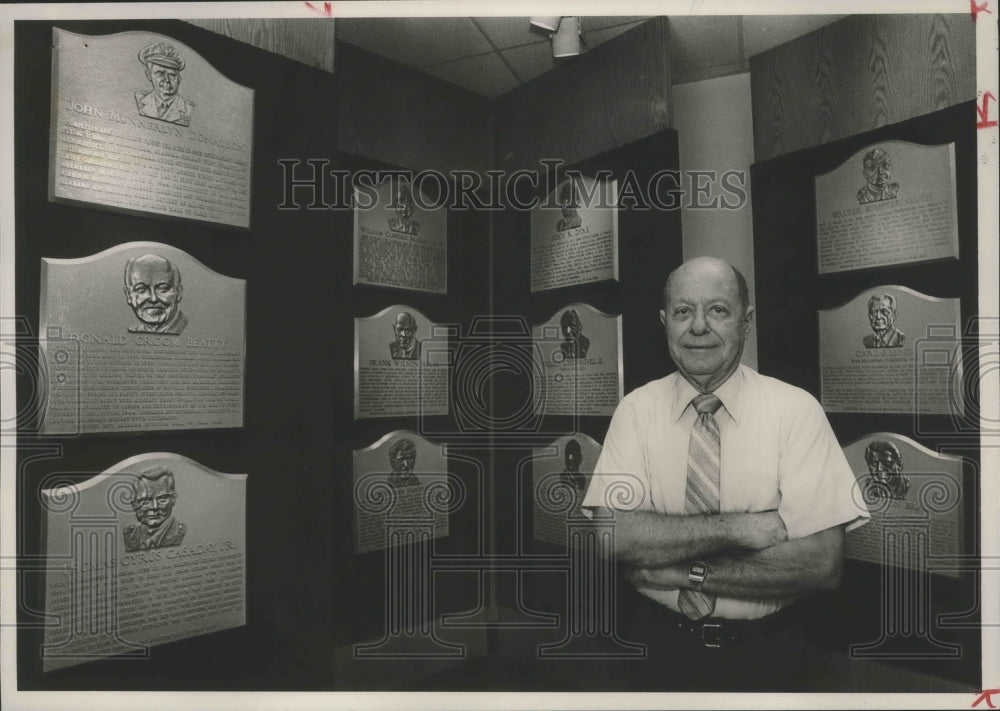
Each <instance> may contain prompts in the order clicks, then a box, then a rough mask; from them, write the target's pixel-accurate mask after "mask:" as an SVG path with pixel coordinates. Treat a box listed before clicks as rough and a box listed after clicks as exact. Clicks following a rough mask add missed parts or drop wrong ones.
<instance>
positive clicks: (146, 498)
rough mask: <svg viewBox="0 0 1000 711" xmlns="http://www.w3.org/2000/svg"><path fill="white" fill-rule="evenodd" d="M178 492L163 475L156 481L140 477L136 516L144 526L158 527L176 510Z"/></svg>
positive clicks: (136, 492)
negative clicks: (175, 502) (175, 503)
mask: <svg viewBox="0 0 1000 711" xmlns="http://www.w3.org/2000/svg"><path fill="white" fill-rule="evenodd" d="M176 499H177V494H176V493H175V492H174V490H173V487H172V486H171V484H170V482H169V481H168V480H167V479H166V477H163V478H161V479H156V480H154V481H148V480H146V479H140V480H139V484H138V485H137V486H136V490H135V501H134V502H133V506H134V507H135V517H136V518H137V519H139V522H140V523H142V524H143V525H144V526H146V527H148V528H151V529H154V530H155V529H157V528H159V527H160V525H161V524H162V523H163V522H164V521H166V520H167V519H169V518H170V515H171V514H172V513H173V511H174V501H176Z"/></svg>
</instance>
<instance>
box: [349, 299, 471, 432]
mask: <svg viewBox="0 0 1000 711" xmlns="http://www.w3.org/2000/svg"><path fill="white" fill-rule="evenodd" d="M449 360H450V359H449V353H448V336H447V333H446V329H445V328H444V327H442V326H439V325H437V324H435V323H433V322H432V321H430V320H429V319H428V318H427V317H426V316H424V315H423V314H422V313H420V312H419V311H418V310H417V309H414V308H412V307H410V306H400V305H397V306H389V307H387V308H385V309H382V310H381V311H379V312H378V313H377V314H375V315H374V316H368V317H366V318H356V319H354V416H355V418H361V417H397V416H401V415H446V414H448V375H449V372H450V370H451V368H450V366H449Z"/></svg>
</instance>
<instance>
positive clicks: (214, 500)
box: [42, 453, 246, 671]
mask: <svg viewBox="0 0 1000 711" xmlns="http://www.w3.org/2000/svg"><path fill="white" fill-rule="evenodd" d="M53 484H54V486H52V487H51V488H48V489H45V490H43V491H42V495H43V499H44V501H43V504H44V506H43V516H44V523H43V533H44V536H45V555H46V572H45V605H44V610H45V614H46V615H47V616H48V617H49V618H50V623H49V624H48V625H47V626H46V627H45V634H44V646H43V649H42V668H43V670H44V671H51V670H53V669H59V668H62V667H67V666H71V665H74V664H80V663H82V662H87V661H91V660H94V659H100V658H101V657H108V656H128V657H132V656H135V657H145V656H148V654H149V647H151V646H154V645H157V644H163V643H166V642H173V641H176V640H180V639H187V638H188V637H195V636H198V635H202V634H206V633H209V632H215V631H218V630H224V629H229V628H231V627H239V626H241V625H244V624H246V475H245V474H221V473H219V472H215V471H212V470H211V469H208V468H206V467H203V466H202V465H200V464H198V463H197V462H194V461H192V460H190V459H187V458H186V457H182V456H179V455H177V454H170V453H152V454H142V455H139V456H136V457H132V458H130V459H126V460H125V461H123V462H120V463H118V464H116V465H114V466H113V467H111V468H110V469H108V470H107V471H105V472H103V473H101V474H99V475H97V476H95V477H93V478H91V479H88V480H86V481H83V482H80V483H73V484H68V483H65V484H64V483H60V482H59V481H58V480H54V481H53Z"/></svg>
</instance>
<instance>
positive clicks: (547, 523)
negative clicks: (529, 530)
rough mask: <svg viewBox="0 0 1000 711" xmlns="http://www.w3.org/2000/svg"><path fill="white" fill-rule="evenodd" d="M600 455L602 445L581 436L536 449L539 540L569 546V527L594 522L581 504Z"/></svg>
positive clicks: (534, 473) (533, 462)
mask: <svg viewBox="0 0 1000 711" xmlns="http://www.w3.org/2000/svg"><path fill="white" fill-rule="evenodd" d="M600 454H601V445H600V444H598V443H597V442H595V441H594V440H593V439H591V438H590V437H588V436H587V435H585V434H581V433H576V434H572V435H567V436H565V437H560V438H559V439H557V440H556V441H555V442H553V443H552V444H551V445H550V446H548V447H537V448H535V450H534V456H533V457H532V460H531V467H532V485H533V486H532V488H533V491H534V502H535V517H534V518H535V539H536V540H539V541H545V542H547V543H556V544H561V545H566V544H567V535H566V528H567V523H569V522H577V523H580V524H585V523H587V522H588V521H589V520H590V519H589V518H587V517H586V516H585V515H584V514H583V512H582V511H581V510H580V503H581V502H582V501H583V497H584V495H585V494H586V493H587V487H588V486H590V475H591V474H592V473H593V471H594V465H595V464H596V463H597V458H598V457H599V456H600Z"/></svg>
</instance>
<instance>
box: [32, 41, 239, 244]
mask: <svg viewBox="0 0 1000 711" xmlns="http://www.w3.org/2000/svg"><path fill="white" fill-rule="evenodd" d="M52 33H53V36H52V123H51V139H50V155H49V199H51V200H69V201H74V202H80V203H88V204H92V205H100V206H104V207H109V208H113V209H116V210H124V211H129V212H139V213H154V214H158V215H167V216H170V217H182V218H188V219H192V220H203V221H206V222H216V223H221V224H225V225H233V226H235V227H245V228H249V227H250V194H251V191H250V188H251V185H250V177H251V174H252V172H253V170H252V152H253V98H254V94H253V90H252V89H248V88H247V87H244V86H240V85H239V84H236V83H234V82H232V81H230V80H229V79H227V78H226V77H225V76H223V75H222V74H221V73H220V72H218V71H217V70H216V69H215V68H214V67H213V66H212V65H210V64H209V63H208V62H206V61H205V60H204V59H202V58H201V56H199V55H198V53H197V52H195V51H194V50H193V49H191V48H190V47H188V46H186V45H184V44H182V43H181V42H178V41H177V40H175V39H172V38H170V37H166V36H164V35H157V34H152V33H150V32H120V33H118V34H113V35H79V34H76V33H73V32H67V31H66V30H61V29H58V28H54V29H53V30H52Z"/></svg>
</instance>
